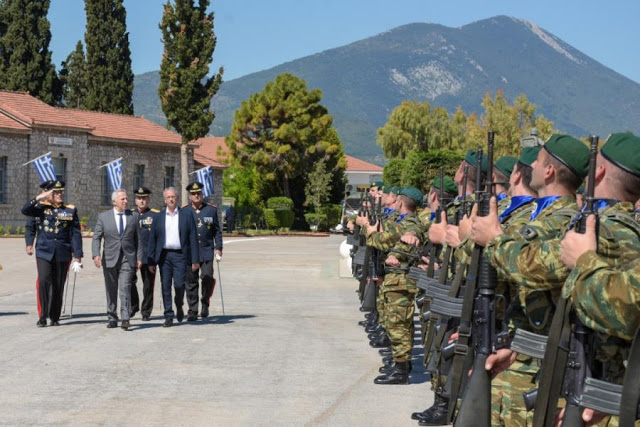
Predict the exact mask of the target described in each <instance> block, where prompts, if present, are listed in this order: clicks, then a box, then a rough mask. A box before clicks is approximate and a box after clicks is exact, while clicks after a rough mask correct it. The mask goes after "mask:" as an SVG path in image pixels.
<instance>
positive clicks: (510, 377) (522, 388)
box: [491, 357, 540, 427]
mask: <svg viewBox="0 0 640 427" xmlns="http://www.w3.org/2000/svg"><path fill="white" fill-rule="evenodd" d="M539 369H540V367H539V366H538V363H537V362H536V361H535V360H533V359H531V358H525V357H523V358H520V357H519V360H516V361H515V362H514V363H513V364H512V365H511V366H510V367H509V369H507V370H506V371H502V372H501V373H499V374H498V375H497V376H496V377H495V378H494V379H493V381H491V425H492V426H518V427H520V426H530V425H532V424H533V411H531V412H527V409H526V407H525V405H524V398H523V397H522V393H526V392H528V391H531V390H533V389H535V388H536V387H537V386H536V383H535V376H536V373H537V372H538V370H539Z"/></svg>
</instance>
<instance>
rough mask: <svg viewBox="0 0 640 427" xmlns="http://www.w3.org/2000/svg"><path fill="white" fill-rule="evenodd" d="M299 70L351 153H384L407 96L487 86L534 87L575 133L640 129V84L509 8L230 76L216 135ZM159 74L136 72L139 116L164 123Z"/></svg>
mask: <svg viewBox="0 0 640 427" xmlns="http://www.w3.org/2000/svg"><path fill="white" fill-rule="evenodd" d="M284 72H289V73H292V74H295V75H297V76H299V77H301V78H303V79H305V80H306V81H307V87H308V88H320V89H322V91H323V101H322V103H323V104H324V105H325V106H326V107H327V108H328V109H329V112H330V113H331V114H332V115H333V117H334V120H335V125H336V128H337V129H338V132H339V134H340V137H341V139H342V141H343V142H344V145H345V150H346V152H347V154H350V155H352V156H355V157H359V158H362V159H364V160H367V161H371V162H374V163H381V162H383V161H384V159H383V157H382V151H381V149H380V147H378V145H377V144H376V143H375V138H376V129H377V128H378V127H380V126H382V125H384V123H385V122H386V121H387V118H388V116H389V114H390V113H391V111H392V110H393V108H394V107H396V106H397V105H398V104H400V102H401V101H403V100H405V99H410V100H417V101H428V102H430V103H431V104H432V105H434V106H443V107H445V108H447V109H448V111H449V112H450V113H453V112H454V111H455V109H456V107H457V106H461V107H462V109H463V110H464V111H465V112H467V113H469V112H470V111H475V112H477V113H481V112H482V107H481V106H480V102H481V100H482V97H483V95H484V94H485V93H486V92H491V93H494V92H495V91H496V90H497V89H503V90H504V92H505V95H506V96H507V98H508V99H510V100H513V99H515V97H517V96H518V95H519V94H520V93H525V94H526V95H527V97H528V98H529V100H531V101H532V102H534V103H535V104H536V105H537V106H538V110H537V111H538V113H541V114H544V115H545V117H547V118H549V119H551V120H553V121H554V123H555V126H556V128H557V129H560V130H562V131H564V132H568V133H571V134H572V135H575V136H583V135H588V134H589V133H594V134H599V135H600V136H601V137H602V138H604V137H606V136H607V135H608V134H609V133H611V132H614V131H624V130H631V131H634V132H636V133H638V132H640V120H639V119H640V84H638V83H636V82H634V81H632V80H630V79H628V78H626V77H624V76H622V75H620V74H618V73H616V72H615V71H613V70H611V69H609V68H607V67H605V66H604V65H602V64H600V63H599V62H597V61H595V60H593V59H591V58H590V57H588V56H586V55H585V54H583V53H582V52H580V51H578V50H577V49H575V48H573V47H571V46H570V45H569V44H567V43H565V42H564V41H562V40H561V39H559V38H558V37H556V36H554V35H553V34H551V33H549V32H548V31H545V30H544V29H542V28H540V27H538V26H537V25H536V24H535V23H533V22H531V21H526V20H521V19H516V18H512V17H507V16H496V17H494V18H490V19H485V20H482V21H477V22H473V23H471V24H468V25H465V26H463V27H460V28H449V27H445V26H442V25H437V24H408V25H404V26H401V27H397V28H394V29H392V30H390V31H387V32H384V33H381V34H378V35H376V36H373V37H369V38H367V39H364V40H360V41H357V42H354V43H351V44H349V45H346V46H342V47H338V48H335V49H330V50H327V51H324V52H320V53H317V54H315V55H311V56H307V57H304V58H301V59H298V60H295V61H291V62H287V63H284V64H281V65H278V66H276V67H273V68H271V69H268V70H264V71H260V72H257V73H253V74H249V75H247V76H244V77H240V78H237V79H234V80H230V81H228V82H224V83H223V85H222V86H221V88H220V91H219V92H218V94H217V95H216V96H215V97H214V99H213V102H212V105H213V107H214V109H215V111H216V119H215V121H214V123H213V125H212V127H211V133H212V134H213V135H216V136H223V135H227V134H228V133H229V130H230V128H231V122H232V120H233V113H234V111H235V110H236V109H237V108H238V107H239V106H240V103H241V102H242V101H243V100H246V99H248V98H249V96H250V95H251V94H252V93H255V92H259V91H261V90H262V89H263V88H264V85H265V84H266V83H267V82H268V81H270V80H272V79H274V78H275V77H276V76H277V75H279V74H281V73H284ZM158 81H159V78H158V73H157V72H153V73H146V74H143V75H140V76H136V79H135V90H134V106H135V112H136V114H143V115H144V116H145V117H147V118H149V119H150V120H154V121H157V122H159V123H162V124H164V116H163V114H162V111H161V109H160V105H159V101H158V99H157V93H156V87H157V85H158Z"/></svg>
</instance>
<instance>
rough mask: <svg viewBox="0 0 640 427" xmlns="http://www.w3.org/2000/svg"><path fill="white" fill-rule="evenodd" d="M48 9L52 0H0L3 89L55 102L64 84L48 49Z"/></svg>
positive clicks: (1, 77) (1, 79)
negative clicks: (59, 77)
mask: <svg viewBox="0 0 640 427" xmlns="http://www.w3.org/2000/svg"><path fill="white" fill-rule="evenodd" d="M48 11H49V0H4V1H0V89H6V90H15V91H26V92H29V93H30V94H31V95H33V96H35V97H37V98H39V99H41V100H42V101H44V102H46V103H47V104H51V105H56V104H58V103H59V102H60V96H61V86H60V81H59V80H58V76H57V74H56V69H55V67H54V65H53V63H52V61H51V52H50V51H49V42H50V41H51V31H50V30H49V28H50V25H49V20H48V19H47V13H48Z"/></svg>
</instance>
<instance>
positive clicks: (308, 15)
mask: <svg viewBox="0 0 640 427" xmlns="http://www.w3.org/2000/svg"><path fill="white" fill-rule="evenodd" d="M165 2H166V0H125V2H124V4H125V7H126V9H127V29H128V30H129V33H130V34H129V42H130V44H131V51H132V58H131V59H132V63H133V71H134V73H135V74H141V73H144V72H148V71H154V70H158V69H159V68H160V60H161V58H162V42H161V33H160V30H159V28H158V23H159V22H160V19H161V16H162V6H163V4H164V3H165ZM211 9H212V10H213V11H214V12H215V32H216V35H217V37H218V44H217V47H216V51H215V53H214V67H215V69H217V68H218V67H219V66H224V67H225V74H224V79H225V80H231V79H234V78H237V77H241V76H243V75H246V74H249V73H252V72H255V71H260V70H264V69H267V68H271V67H273V66H276V65H279V64H281V63H283V62H287V61H291V60H294V59H297V58H301V57H303V56H307V55H311V54H314V53H317V52H321V51H323V50H326V49H330V48H334V47H338V46H342V45H345V44H348V43H351V42H354V41H357V40H360V39H363V38H366V37H369V36H373V35H375V34H378V33H381V32H383V31H386V30H389V29H391V28H394V27H397V26H399V25H403V24H408V23H412V22H430V23H438V24H442V25H446V26H450V27H459V26H462V25H465V24H468V23H470V22H473V21H477V20H481V19H485V18H489V17H492V16H495V15H510V16H514V17H516V18H521V19H528V20H531V21H534V22H535V23H536V24H538V25H539V26H540V27H542V28H544V29H545V30H547V31H550V32H551V33H553V34H555V35H556V36H557V37H560V38H561V39H563V40H564V41H565V42H567V43H569V44H570V45H572V46H573V47H575V48H576V49H578V50H580V51H582V52H583V53H585V54H587V55H589V56H591V57H592V58H594V59H595V60H597V61H599V62H601V63H602V64H604V65H605V66H607V67H609V68H611V69H613V70H615V71H617V72H618V73H620V74H622V75H624V76H626V77H628V78H630V79H632V80H634V81H636V82H640V55H638V50H639V45H640V43H639V42H640V25H638V17H640V2H639V1H637V0H625V1H621V0H613V1H610V2H608V3H605V2H602V1H601V0H600V1H594V0H582V1H577V0H555V1H549V0H529V1H523V0H484V1H477V0H458V1H443V0H213V1H212V2H211ZM49 20H50V21H51V33H52V42H51V46H50V49H51V50H52V51H53V60H54V63H55V64H56V66H57V67H58V68H59V67H60V62H61V61H63V60H64V59H65V58H66V57H67V55H68V54H69V53H70V52H71V51H72V50H73V49H74V48H75V44H76V42H77V41H78V40H83V42H84V31H85V12H84V1H83V0H51V7H50V10H49ZM213 69H214V68H212V71H213Z"/></svg>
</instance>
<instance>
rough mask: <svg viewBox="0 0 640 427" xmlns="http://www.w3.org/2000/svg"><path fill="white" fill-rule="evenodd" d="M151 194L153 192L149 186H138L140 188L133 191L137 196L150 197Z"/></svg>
mask: <svg viewBox="0 0 640 427" xmlns="http://www.w3.org/2000/svg"><path fill="white" fill-rule="evenodd" d="M149 194H151V190H149V189H148V188H147V187H138V189H137V190H136V191H134V192H133V195H134V196H135V197H148V196H149Z"/></svg>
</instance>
